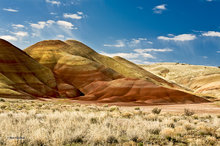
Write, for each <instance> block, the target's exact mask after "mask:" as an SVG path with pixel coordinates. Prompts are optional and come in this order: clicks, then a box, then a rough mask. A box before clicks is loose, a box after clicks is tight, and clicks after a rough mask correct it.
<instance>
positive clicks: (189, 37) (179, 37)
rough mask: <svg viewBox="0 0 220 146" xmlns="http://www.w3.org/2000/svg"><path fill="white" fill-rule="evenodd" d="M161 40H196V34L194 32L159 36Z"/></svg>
mask: <svg viewBox="0 0 220 146" xmlns="http://www.w3.org/2000/svg"><path fill="white" fill-rule="evenodd" d="M157 39H159V40H166V41H182V42H183V41H191V40H195V39H196V36H195V35H194V34H181V35H177V36H172V37H166V36H159V37H157Z"/></svg>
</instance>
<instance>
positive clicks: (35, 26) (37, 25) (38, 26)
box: [31, 21, 46, 29]
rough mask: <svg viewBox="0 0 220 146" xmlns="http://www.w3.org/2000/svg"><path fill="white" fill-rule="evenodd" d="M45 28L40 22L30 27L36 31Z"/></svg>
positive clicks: (42, 22)
mask: <svg viewBox="0 0 220 146" xmlns="http://www.w3.org/2000/svg"><path fill="white" fill-rule="evenodd" d="M45 26H46V22H44V21H40V22H38V23H37V24H34V23H32V24H31V27H32V28H36V29H43V28H44V27H45Z"/></svg>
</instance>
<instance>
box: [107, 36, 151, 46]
mask: <svg viewBox="0 0 220 146" xmlns="http://www.w3.org/2000/svg"><path fill="white" fill-rule="evenodd" d="M143 44H145V45H146V44H153V42H151V41H148V39H147V38H133V39H129V40H127V39H121V40H117V41H116V43H115V44H104V46H105V47H116V48H122V47H130V48H135V47H142V45H143Z"/></svg>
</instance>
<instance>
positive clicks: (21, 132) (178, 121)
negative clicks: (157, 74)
mask: <svg viewBox="0 0 220 146" xmlns="http://www.w3.org/2000/svg"><path fill="white" fill-rule="evenodd" d="M126 108H128V109H129V110H126ZM0 127H1V129H0V145H8V146H14V145H15V146H17V145H33V146H38V145H40V146H43V145H56V146H58V145H66V146H70V145H123V146H130V145H131V146H133V145H134V146H136V145H138V146H142V145H191V146H194V145H195V146H197V145H198V146H201V145H216V146H217V145H220V113H219V114H197V113H194V112H193V111H192V110H190V109H185V111H184V110H183V111H182V113H168V112H164V111H163V110H162V111H160V108H153V109H151V110H149V111H145V110H143V108H142V107H137V106H135V107H118V106H110V105H100V106H97V105H86V104H76V103H63V102H52V101H39V100H36V101H34V100H12V99H10V100H9V99H0Z"/></svg>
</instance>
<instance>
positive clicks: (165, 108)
mask: <svg viewBox="0 0 220 146" xmlns="http://www.w3.org/2000/svg"><path fill="white" fill-rule="evenodd" d="M55 102H68V103H80V104H94V105H100V106H103V105H109V106H114V105H116V106H119V107H120V108H121V109H122V110H126V111H130V110H134V108H136V107H139V108H140V110H142V111H145V112H151V110H152V109H153V108H155V107H158V108H161V109H162V113H163V112H169V113H184V109H189V110H192V111H194V112H195V113H196V114H219V115H220V102H219V103H217V102H215V103H213V102H209V103H198V104H172V105H167V104H164V105H147V104H138V103H132V102H130V103H120V102H118V103H96V102H94V101H77V100H67V99H64V100H58V101H57V99H55Z"/></svg>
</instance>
